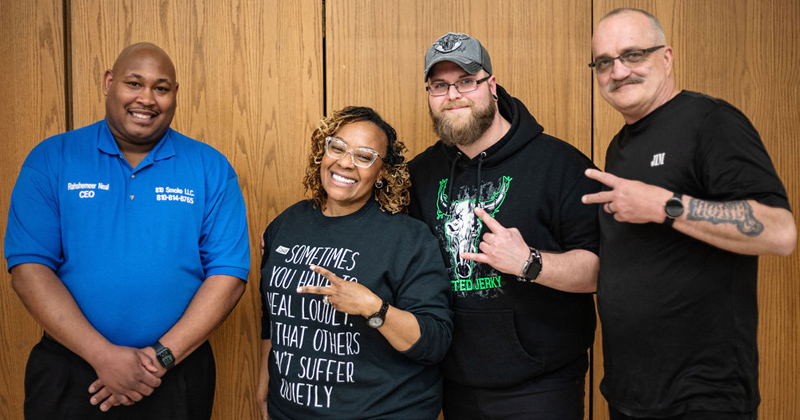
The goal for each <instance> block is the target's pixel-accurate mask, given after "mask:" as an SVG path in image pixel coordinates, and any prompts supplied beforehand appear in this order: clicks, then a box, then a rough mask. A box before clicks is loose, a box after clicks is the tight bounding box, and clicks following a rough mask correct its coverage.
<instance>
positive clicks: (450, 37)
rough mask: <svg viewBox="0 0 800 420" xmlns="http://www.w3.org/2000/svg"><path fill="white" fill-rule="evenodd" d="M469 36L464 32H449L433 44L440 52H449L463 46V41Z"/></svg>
mask: <svg viewBox="0 0 800 420" xmlns="http://www.w3.org/2000/svg"><path fill="white" fill-rule="evenodd" d="M467 38H469V37H468V36H466V35H464V34H453V33H449V34H447V35H445V36H443V37H441V38H439V39H438V40H436V43H434V44H433V48H434V49H436V51H439V52H440V53H445V54H446V53H449V52H453V51H455V50H457V49H458V48H459V47H461V41H462V40H465V39H467Z"/></svg>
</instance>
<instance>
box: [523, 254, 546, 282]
mask: <svg viewBox="0 0 800 420" xmlns="http://www.w3.org/2000/svg"><path fill="white" fill-rule="evenodd" d="M530 248H531V256H530V257H528V261H525V265H524V266H522V273H520V275H519V277H517V280H519V281H529V282H533V281H535V280H536V279H538V278H539V276H540V275H541V274H542V254H541V253H540V252H539V250H538V249H536V248H534V247H530Z"/></svg>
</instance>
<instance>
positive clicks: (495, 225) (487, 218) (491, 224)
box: [475, 207, 505, 232]
mask: <svg viewBox="0 0 800 420" xmlns="http://www.w3.org/2000/svg"><path fill="white" fill-rule="evenodd" d="M475 215H476V216H478V218H479V219H481V220H482V221H483V223H486V227H488V228H489V230H490V231H492V232H497V231H500V230H503V229H505V227H503V225H501V224H500V222H498V221H497V220H495V219H494V217H492V216H491V215H490V214H489V213H487V212H486V210H484V209H482V208H481V207H475Z"/></svg>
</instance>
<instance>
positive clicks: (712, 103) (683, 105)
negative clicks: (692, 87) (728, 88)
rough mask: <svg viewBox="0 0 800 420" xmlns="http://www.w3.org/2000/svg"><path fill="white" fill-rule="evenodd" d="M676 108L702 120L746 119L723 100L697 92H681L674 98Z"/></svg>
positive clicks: (740, 112)
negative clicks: (716, 118) (710, 118)
mask: <svg viewBox="0 0 800 420" xmlns="http://www.w3.org/2000/svg"><path fill="white" fill-rule="evenodd" d="M676 99H679V101H677V103H676V105H678V106H676V108H677V109H680V110H683V111H686V112H690V113H692V114H695V115H697V116H699V117H702V118H708V117H716V116H721V117H726V116H728V117H735V118H743V119H747V117H746V116H745V115H744V113H742V111H740V110H739V109H738V108H736V107H735V106H733V105H732V104H730V103H729V102H727V101H726V100H724V99H720V98H715V97H713V96H708V95H706V94H703V93H699V92H692V91H682V92H681V93H680V94H679V96H678V97H677V98H676Z"/></svg>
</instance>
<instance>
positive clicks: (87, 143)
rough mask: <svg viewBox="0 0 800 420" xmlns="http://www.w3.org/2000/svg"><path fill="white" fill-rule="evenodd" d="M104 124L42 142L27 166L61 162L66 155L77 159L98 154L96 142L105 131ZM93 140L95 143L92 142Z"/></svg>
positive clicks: (76, 130) (33, 152)
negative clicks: (103, 130)
mask: <svg viewBox="0 0 800 420" xmlns="http://www.w3.org/2000/svg"><path fill="white" fill-rule="evenodd" d="M103 124H104V122H103V121H102V120H101V121H98V122H96V123H94V124H91V125H87V126H85V127H81V128H78V129H75V130H72V131H67V132H65V133H60V134H56V135H54V136H51V137H48V138H46V139H44V140H42V141H41V142H40V143H39V144H37V145H36V146H34V148H33V149H32V150H31V152H30V153H29V154H28V158H27V159H26V161H25V165H26V166H30V165H36V164H40V163H45V161H47V162H49V163H51V164H52V163H57V162H59V161H60V160H61V159H62V158H63V157H64V156H65V155H69V156H71V158H72V159H75V158H80V157H82V156H83V157H85V156H88V155H90V154H92V153H96V152H97V142H96V140H97V138H98V135H99V133H100V131H101V130H102V129H103ZM92 139H94V140H95V141H91V140H92Z"/></svg>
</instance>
